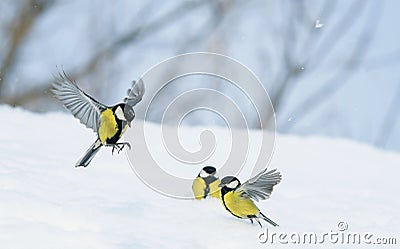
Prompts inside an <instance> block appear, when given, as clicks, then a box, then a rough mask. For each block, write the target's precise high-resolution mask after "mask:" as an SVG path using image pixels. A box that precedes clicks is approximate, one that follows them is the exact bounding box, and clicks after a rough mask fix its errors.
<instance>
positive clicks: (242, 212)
mask: <svg viewBox="0 0 400 249" xmlns="http://www.w3.org/2000/svg"><path fill="white" fill-rule="evenodd" d="M222 202H223V204H224V205H225V207H226V208H227V209H228V211H230V212H231V213H232V214H233V215H235V216H238V217H240V218H247V217H248V215H257V214H258V212H259V211H258V208H257V206H256V205H255V204H254V202H253V201H252V200H250V199H248V198H243V197H241V195H240V194H239V193H237V192H235V191H230V192H228V193H226V194H225V195H224V196H223V199H222Z"/></svg>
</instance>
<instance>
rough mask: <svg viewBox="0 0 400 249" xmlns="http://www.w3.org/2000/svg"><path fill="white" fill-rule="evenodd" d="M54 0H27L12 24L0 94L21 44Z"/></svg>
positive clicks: (2, 68) (0, 67) (0, 82)
mask: <svg viewBox="0 0 400 249" xmlns="http://www.w3.org/2000/svg"><path fill="white" fill-rule="evenodd" d="M52 3H53V1H40V0H26V1H25V2H24V3H23V5H22V7H21V9H20V12H19V13H18V14H17V17H16V18H15V20H14V21H13V22H12V23H11V24H10V27H9V28H8V29H9V32H10V38H9V44H10V48H9V49H8V50H7V51H4V52H5V56H4V60H3V62H2V64H1V66H0V72H1V74H2V77H1V78H0V95H1V94H2V89H3V85H4V82H5V81H6V79H7V75H8V72H10V70H11V69H12V67H13V65H14V62H15V58H16V56H17V53H18V50H19V48H20V44H21V43H22V42H23V41H24V39H25V37H26V36H27V34H29V31H30V30H31V28H32V26H33V24H34V23H35V20H36V19H37V18H38V17H39V16H40V15H41V14H42V13H43V12H44V11H45V10H47V9H48V8H49V7H50V6H51V5H52Z"/></svg>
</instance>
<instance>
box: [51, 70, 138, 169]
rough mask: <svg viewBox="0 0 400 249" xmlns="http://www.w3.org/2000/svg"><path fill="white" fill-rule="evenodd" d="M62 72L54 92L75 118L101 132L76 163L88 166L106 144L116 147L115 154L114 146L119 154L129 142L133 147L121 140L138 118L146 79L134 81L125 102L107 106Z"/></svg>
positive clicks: (57, 78)
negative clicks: (137, 110) (136, 116)
mask: <svg viewBox="0 0 400 249" xmlns="http://www.w3.org/2000/svg"><path fill="white" fill-rule="evenodd" d="M58 74H59V75H58V77H55V78H56V80H55V82H54V83H53V88H52V89H51V92H52V93H53V94H54V95H55V97H56V98H57V99H59V100H60V101H61V102H62V103H63V104H64V106H65V107H66V108H67V109H68V110H69V111H70V112H71V113H72V114H73V115H74V116H75V118H77V119H79V121H80V122H81V123H82V124H84V125H86V127H87V128H91V129H93V131H94V132H96V133H97V140H96V141H95V142H94V143H93V144H92V146H90V148H89V149H88V150H87V151H86V152H85V154H84V155H83V156H82V158H81V159H79V161H78V162H77V163H76V165H75V166H76V167H79V166H84V167H86V166H88V164H89V163H90V161H91V160H92V159H93V157H94V156H95V155H96V153H97V152H98V151H99V149H100V148H101V147H102V146H103V145H104V146H110V147H112V153H113V152H114V149H116V150H117V151H118V153H119V152H120V151H121V150H122V149H123V148H124V146H125V145H126V146H128V147H129V148H130V144H129V143H127V142H121V143H118V140H119V139H120V138H121V137H122V135H123V134H124V132H125V130H126V129H127V128H128V127H130V125H131V122H132V120H133V119H134V118H135V112H134V111H133V107H134V106H135V105H136V104H137V103H139V102H140V101H141V100H142V97H143V94H144V85H143V81H141V80H139V81H137V82H136V81H133V82H132V87H131V88H130V89H129V90H128V96H127V97H126V98H125V99H124V102H123V103H119V104H117V105H114V106H106V105H104V104H101V103H100V102H98V101H97V100H95V99H94V98H92V97H91V96H89V95H88V94H86V93H85V92H84V91H82V90H81V89H80V88H79V87H78V86H77V84H76V82H75V81H73V80H72V79H71V78H69V77H68V76H67V74H66V73H65V72H64V71H63V72H62V73H61V72H59V73H58Z"/></svg>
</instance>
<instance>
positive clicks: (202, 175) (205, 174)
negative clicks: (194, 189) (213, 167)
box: [200, 170, 209, 178]
mask: <svg viewBox="0 0 400 249" xmlns="http://www.w3.org/2000/svg"><path fill="white" fill-rule="evenodd" d="M208 175H209V174H208V173H207V172H205V171H204V170H201V171H200V177H203V178H206V177H207V176H208Z"/></svg>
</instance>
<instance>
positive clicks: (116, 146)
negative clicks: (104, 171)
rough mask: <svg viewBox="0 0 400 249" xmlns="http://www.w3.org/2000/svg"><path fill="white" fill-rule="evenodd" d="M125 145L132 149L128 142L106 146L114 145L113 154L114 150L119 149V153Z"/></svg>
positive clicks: (112, 145)
mask: <svg viewBox="0 0 400 249" xmlns="http://www.w3.org/2000/svg"><path fill="white" fill-rule="evenodd" d="M125 145H126V146H128V148H129V149H131V145H130V144H129V143H128V142H123V143H115V144H107V145H106V146H111V147H112V150H111V154H112V155H114V150H117V152H118V154H119V153H120V152H121V151H122V150H123V149H124V147H125Z"/></svg>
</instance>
